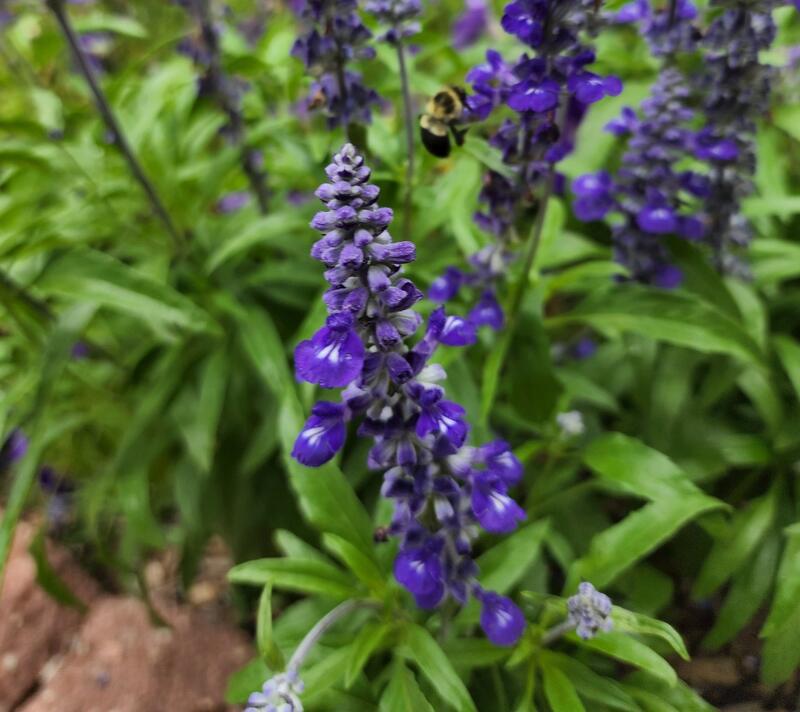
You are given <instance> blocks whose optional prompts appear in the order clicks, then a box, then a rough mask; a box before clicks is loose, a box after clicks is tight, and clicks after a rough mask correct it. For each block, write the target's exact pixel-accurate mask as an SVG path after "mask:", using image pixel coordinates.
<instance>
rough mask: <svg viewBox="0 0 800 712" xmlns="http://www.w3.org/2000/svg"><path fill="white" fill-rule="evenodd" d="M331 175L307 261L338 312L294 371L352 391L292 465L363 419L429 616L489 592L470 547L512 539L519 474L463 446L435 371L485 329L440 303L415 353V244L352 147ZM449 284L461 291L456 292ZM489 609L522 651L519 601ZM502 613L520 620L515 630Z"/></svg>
mask: <svg viewBox="0 0 800 712" xmlns="http://www.w3.org/2000/svg"><path fill="white" fill-rule="evenodd" d="M326 173H327V175H328V178H329V182H328V183H324V184H323V185H321V186H320V187H319V188H318V189H317V191H316V195H317V197H319V198H320V200H322V202H323V203H324V204H325V206H326V208H327V209H326V210H324V211H321V212H319V213H317V215H315V216H314V219H313V220H312V222H311V225H312V227H313V228H314V229H316V230H318V231H319V232H321V233H322V237H321V238H320V239H319V240H318V241H317V242H316V243H315V244H314V246H313V247H312V250H311V254H312V256H313V257H314V258H315V259H317V260H319V261H320V262H322V263H323V264H324V265H325V266H326V267H327V271H326V272H325V279H326V280H327V281H328V284H329V285H330V288H329V289H328V291H327V292H326V293H325V296H324V300H325V304H326V306H327V308H328V314H329V316H328V319H327V321H326V323H325V326H324V327H322V329H320V330H319V331H318V332H317V333H316V334H315V335H314V336H313V337H312V338H311V339H310V340H308V341H305V342H303V343H301V344H300V345H299V346H298V347H297V350H296V352H295V366H296V372H297V375H298V377H299V378H302V379H304V380H308V381H311V382H312V383H318V384H320V385H323V386H326V387H342V388H344V390H343V391H342V394H341V396H342V403H341V404H334V403H330V402H326V401H323V402H320V403H317V404H316V405H315V406H314V409H313V410H312V413H311V417H310V418H309V419H308V421H307V422H306V424H305V426H304V427H303V430H302V431H301V432H300V434H299V436H298V438H297V442H296V443H295V447H294V450H293V452H292V455H293V456H294V457H295V458H296V459H298V460H299V461H300V462H302V463H303V464H306V465H311V466H316V465H321V464H322V463H324V462H327V461H328V460H329V459H331V458H332V457H334V455H335V454H336V453H337V452H338V451H339V450H340V449H341V448H342V446H343V445H344V438H345V423H346V422H347V421H349V420H358V421H360V425H359V427H358V429H357V432H358V434H359V435H360V436H361V437H368V438H371V439H372V440H373V447H372V448H371V450H370V452H369V456H368V465H369V467H371V468H373V469H378V470H380V471H382V472H383V487H382V489H381V493H382V495H383V496H384V497H387V498H389V499H391V500H392V501H393V503H394V514H393V517H392V522H391V525H390V527H389V532H390V533H391V534H392V535H395V536H398V537H400V538H401V545H400V551H399V553H398V556H397V559H396V560H395V566H394V572H395V577H396V578H397V580H398V581H399V582H400V584H401V585H403V586H404V587H405V588H406V589H408V591H409V592H410V593H411V594H412V595H413V596H414V599H415V600H416V602H417V604H418V605H419V606H420V607H422V608H433V607H435V606H437V605H439V604H440V603H441V602H443V601H444V600H445V599H447V598H448V597H451V598H453V599H454V600H456V601H458V602H459V603H464V602H466V601H467V599H468V598H469V596H470V595H474V596H478V597H480V596H485V595H488V594H487V592H485V591H484V590H483V589H482V588H481V586H480V584H479V583H478V581H477V579H476V576H477V573H478V571H477V567H476V565H475V563H474V561H473V559H472V556H471V551H472V540H473V539H474V538H475V536H476V535H477V533H478V525H483V526H484V527H485V528H486V529H487V530H489V531H493V532H507V531H510V530H512V529H513V528H515V527H516V525H517V522H518V521H520V520H521V519H522V518H524V516H525V514H524V512H523V511H522V510H521V509H520V508H519V506H518V505H517V504H516V503H515V502H514V501H513V500H512V499H511V497H510V495H509V493H508V488H509V487H511V486H513V485H514V484H515V483H516V482H517V481H518V480H519V478H520V477H521V474H522V465H521V463H520V462H519V461H518V460H517V459H516V458H515V457H514V455H513V453H512V452H511V450H510V448H509V447H508V445H507V443H504V442H502V441H497V442H495V443H489V444H488V445H484V446H482V447H471V446H469V445H467V444H466V441H467V435H468V432H469V426H468V424H467V421H466V413H465V411H464V408H462V407H461V406H460V405H458V404H457V403H454V402H452V401H450V400H447V398H446V397H445V395H446V394H445V390H444V388H443V387H442V386H441V385H440V383H441V381H442V380H443V379H444V378H445V377H446V373H445V371H444V369H443V368H442V367H441V366H439V365H437V364H432V363H430V359H431V357H432V356H433V354H434V352H435V350H436V348H437V347H438V346H439V344H449V345H454V346H458V345H466V344H468V343H472V342H473V341H474V340H475V328H476V327H475V324H474V323H473V322H472V321H471V320H469V319H464V318H462V317H456V316H448V315H446V314H445V312H444V309H443V308H441V307H439V308H438V309H436V310H434V312H433V313H432V314H431V315H430V317H429V319H428V324H427V328H426V330H425V333H424V335H423V336H422V337H421V338H420V339H419V340H417V341H416V343H415V344H414V345H413V346H411V345H410V343H409V337H411V336H412V335H413V334H414V333H415V332H416V330H417V329H418V328H419V326H420V325H421V323H422V318H421V317H420V316H419V314H418V313H417V312H416V311H415V310H414V308H413V307H414V305H415V304H416V302H417V301H419V300H420V299H421V298H422V293H421V292H420V291H419V290H418V289H417V288H416V287H415V285H414V284H413V283H412V282H411V281H410V280H409V279H407V278H406V277H404V276H403V272H402V266H403V265H404V264H407V263H408V262H411V261H412V260H413V259H414V257H415V248H414V245H413V243H411V242H394V241H393V240H392V238H391V235H390V234H389V232H388V231H387V230H388V227H389V224H390V222H391V219H392V211H391V210H388V209H386V208H380V207H378V205H377V199H378V192H379V191H378V188H377V187H376V186H374V185H372V184H370V183H369V178H370V170H369V168H368V167H367V166H366V165H365V164H364V159H363V157H362V156H361V155H359V154H358V153H357V152H356V150H355V148H353V146H352V145H349V144H348V145H346V146H344V147H343V148H342V149H341V151H340V152H339V153H337V154H336V155H335V156H334V158H333V162H332V163H331V164H330V165H329V166H328V167H327V168H326ZM450 278H451V279H452V281H454V282H457V281H458V280H457V278H456V277H453V275H452V274H451V275H450ZM446 282H447V280H446ZM440 287H441V291H444V292H448V291H451V290H452V286H451V284H450V283H449V282H448V283H446V284H444V285H440ZM504 600H505V599H504ZM490 608H491V607H490ZM495 609H496V610H495ZM492 610H494V613H492V615H489V614H488V613H487V616H489V617H487V619H486V620H487V626H488V627H486V632H487V635H490V637H491V638H492V639H493V640H500V641H502V642H501V643H500V644H503V645H511V644H513V643H514V642H515V641H516V639H517V638H518V637H519V635H521V632H522V624H520V623H519V620H520V619H521V613H518V612H515V611H517V609H516V608H515V607H514V606H513V604H511V603H510V602H509V603H508V604H505V603H504V604H503V605H502V606H500V605H499V604H497V605H495V606H494V608H493V609H492ZM504 612H505V613H504ZM504 615H510V616H512V619H513V620H512V623H511V624H506V623H504V621H505V618H504Z"/></svg>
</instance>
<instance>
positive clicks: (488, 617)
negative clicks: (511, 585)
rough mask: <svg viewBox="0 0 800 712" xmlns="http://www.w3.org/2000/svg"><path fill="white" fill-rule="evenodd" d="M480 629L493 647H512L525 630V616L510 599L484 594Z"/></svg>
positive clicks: (489, 593) (495, 594)
mask: <svg viewBox="0 0 800 712" xmlns="http://www.w3.org/2000/svg"><path fill="white" fill-rule="evenodd" d="M480 600H481V603H482V604H483V607H482V609H481V628H483V629H484V630H485V631H486V637H487V638H489V640H491V641H492V642H493V643H494V644H495V645H499V646H508V645H514V643H516V642H517V640H519V638H520V637H521V636H522V633H523V631H524V630H525V616H523V615H522V611H520V609H519V608H518V607H517V606H516V605H515V604H514V602H513V601H511V599H509V598H506V597H505V596H501V595H499V594H497V593H491V592H486V593H484V594H483V595H482V596H481V598H480Z"/></svg>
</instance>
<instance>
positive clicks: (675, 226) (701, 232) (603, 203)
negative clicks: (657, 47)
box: [572, 68, 709, 288]
mask: <svg viewBox="0 0 800 712" xmlns="http://www.w3.org/2000/svg"><path fill="white" fill-rule="evenodd" d="M690 93H691V92H690V89H689V87H688V86H687V83H686V78H685V77H684V76H683V74H682V73H681V72H680V71H678V70H677V69H674V68H667V69H664V70H663V71H662V72H661V74H660V76H659V78H658V81H657V82H656V84H655V85H654V87H653V89H652V92H651V94H650V96H649V97H648V98H647V99H646V100H645V101H644V102H643V103H642V106H641V117H639V116H637V114H636V112H634V110H633V109H631V108H626V109H624V110H623V113H622V116H621V117H619V118H618V119H615V120H614V121H612V122H611V123H610V124H609V125H608V127H607V129H608V130H609V131H611V132H612V133H614V134H615V135H617V136H627V137H628V146H627V151H626V152H625V154H624V155H623V157H622V165H621V167H620V169H619V171H618V172H617V174H616V175H615V176H614V177H613V178H612V177H611V175H610V174H609V173H607V172H605V171H601V172H599V173H596V174H589V175H584V176H581V177H580V178H578V179H576V180H575V181H574V182H573V184H572V190H573V192H574V193H575V195H576V196H577V197H576V200H575V203H574V206H573V208H574V211H575V215H576V216H577V217H578V218H579V219H580V220H586V221H589V220H600V219H602V218H603V217H605V215H606V214H607V213H609V212H615V213H617V214H618V215H619V216H620V218H621V220H620V222H618V223H617V224H615V225H614V226H613V228H612V231H613V240H614V254H615V259H616V260H617V261H618V262H620V263H621V264H624V265H625V266H626V267H627V268H628V270H629V271H630V274H631V276H632V278H633V279H636V280H638V281H641V282H646V283H650V284H654V285H657V286H660V287H665V288H671V287H676V286H678V284H680V282H681V280H682V273H681V271H680V270H679V269H678V267H677V266H675V265H674V264H672V263H671V262H670V255H669V251H668V250H667V247H666V245H665V244H664V243H663V241H662V240H661V237H662V236H664V235H679V236H681V237H683V238H685V239H687V240H702V239H703V238H704V236H705V235H706V232H707V230H706V225H705V221H704V219H703V217H702V216H698V208H697V203H698V200H699V199H703V198H705V197H706V196H707V195H708V191H709V186H708V180H707V178H705V176H703V175H701V174H698V173H695V172H692V171H681V170H679V169H678V163H679V162H680V161H682V160H683V159H685V158H686V156H687V153H688V152H689V150H690V147H691V145H692V143H693V141H694V140H695V138H696V137H695V132H694V131H692V130H691V128H690V122H691V120H692V118H693V116H694V114H693V112H692V110H691V109H689V108H688V106H687V101H688V99H689V96H690Z"/></svg>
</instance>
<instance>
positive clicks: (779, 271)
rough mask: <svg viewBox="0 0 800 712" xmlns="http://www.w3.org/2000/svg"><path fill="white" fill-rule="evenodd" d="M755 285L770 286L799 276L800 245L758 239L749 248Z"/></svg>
mask: <svg viewBox="0 0 800 712" xmlns="http://www.w3.org/2000/svg"><path fill="white" fill-rule="evenodd" d="M751 259H752V264H753V274H754V275H755V278H756V283H757V284H771V283H773V282H782V281H784V280H787V279H793V278H795V277H796V276H797V275H800V244H798V243H796V242H790V241H789V240H775V239H771V238H759V239H758V240H755V241H754V242H753V245H752V247H751Z"/></svg>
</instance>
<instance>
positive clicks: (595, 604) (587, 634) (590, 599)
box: [567, 581, 612, 640]
mask: <svg viewBox="0 0 800 712" xmlns="http://www.w3.org/2000/svg"><path fill="white" fill-rule="evenodd" d="M611 609H612V605H611V599H610V598H609V597H608V596H606V594H604V593H600V591H598V590H597V589H596V588H595V587H594V586H592V584H590V583H589V582H588V581H584V582H583V583H581V584H580V586H578V593H576V594H575V595H574V596H570V597H569V598H568V599H567V622H568V623H571V624H572V625H574V626H575V632H576V633H577V634H578V637H579V638H583V639H584V640H588V639H589V638H594V637H595V635H597V633H598V631H602V632H604V633H608V632H609V631H610V630H611V627H612V621H611Z"/></svg>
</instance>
